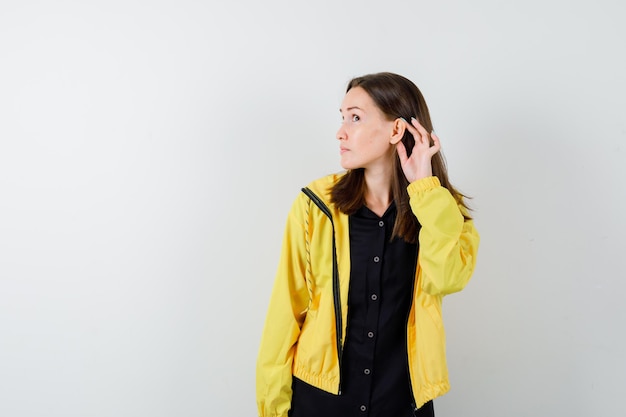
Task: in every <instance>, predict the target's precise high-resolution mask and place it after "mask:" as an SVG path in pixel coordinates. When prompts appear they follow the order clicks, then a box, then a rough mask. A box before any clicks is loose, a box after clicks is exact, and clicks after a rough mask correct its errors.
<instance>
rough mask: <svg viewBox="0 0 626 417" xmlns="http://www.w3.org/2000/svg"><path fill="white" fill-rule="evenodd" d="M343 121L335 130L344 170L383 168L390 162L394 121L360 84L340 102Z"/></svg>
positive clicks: (392, 151) (392, 150)
mask: <svg viewBox="0 0 626 417" xmlns="http://www.w3.org/2000/svg"><path fill="white" fill-rule="evenodd" d="M339 111H340V112H341V118H342V120H343V121H342V123H341V127H340V128H339V130H338V131H337V139H339V150H340V155H341V166H342V167H343V168H344V169H357V168H366V169H372V168H386V167H387V166H388V165H389V164H391V161H392V159H391V158H392V157H393V155H394V146H393V145H392V143H391V140H392V135H393V128H394V121H389V120H387V118H386V117H385V115H384V113H383V112H382V111H381V110H380V109H379V108H378V107H377V106H376V104H375V103H374V100H372V98H371V97H370V96H369V94H367V92H366V91H365V90H364V89H362V88H361V87H354V88H352V89H350V91H348V92H347V93H346V96H345V97H344V99H343V103H342V104H341V109H340V110H339Z"/></svg>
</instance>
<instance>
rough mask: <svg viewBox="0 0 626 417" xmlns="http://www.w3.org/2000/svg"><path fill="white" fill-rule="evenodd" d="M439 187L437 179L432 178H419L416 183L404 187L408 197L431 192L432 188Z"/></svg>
mask: <svg viewBox="0 0 626 417" xmlns="http://www.w3.org/2000/svg"><path fill="white" fill-rule="evenodd" d="M437 187H441V183H440V182H439V178H437V177H435V176H432V177H426V178H421V179H419V180H417V181H413V182H412V183H410V184H409V186H408V187H406V190H407V192H408V193H409V195H413V194H417V193H422V192H424V191H428V190H432V189H433V188H437Z"/></svg>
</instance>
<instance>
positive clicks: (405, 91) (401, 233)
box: [331, 72, 469, 243]
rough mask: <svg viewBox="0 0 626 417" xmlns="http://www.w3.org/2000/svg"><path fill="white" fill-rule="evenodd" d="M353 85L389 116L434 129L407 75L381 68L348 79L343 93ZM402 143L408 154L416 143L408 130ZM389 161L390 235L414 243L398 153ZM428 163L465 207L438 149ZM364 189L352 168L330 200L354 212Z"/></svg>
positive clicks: (413, 224)
mask: <svg viewBox="0 0 626 417" xmlns="http://www.w3.org/2000/svg"><path fill="white" fill-rule="evenodd" d="M354 87H361V88H362V89H363V90H365V92H366V93H367V94H368V95H369V96H370V97H371V98H372V100H373V101H374V103H376V105H377V106H378V108H379V109H380V110H381V111H382V112H383V113H384V114H385V116H386V117H387V118H388V120H395V119H397V118H399V117H402V118H404V119H405V120H411V118H412V117H415V118H416V119H417V120H418V121H419V122H420V124H421V125H422V126H424V128H425V129H426V130H427V131H428V132H432V131H433V125H432V122H431V120H430V114H429V112H428V106H426V101H425V100H424V96H422V93H421V92H420V90H419V89H418V88H417V86H416V85H415V84H413V82H412V81H410V80H409V79H407V78H405V77H403V76H401V75H398V74H393V73H390V72H381V73H377V74H370V75H365V76H362V77H357V78H353V79H352V80H351V81H350V82H349V83H348V88H347V89H346V93H347V92H348V91H350V90H351V89H353V88H354ZM402 143H404V146H405V147H406V150H407V154H408V155H409V156H410V155H411V152H412V151H413V146H414V145H415V139H414V138H413V135H412V134H411V133H410V132H409V131H408V130H406V131H405V132H404V136H403V137H402ZM431 144H432V140H431ZM392 163H393V177H392V180H391V190H390V197H391V198H392V200H393V201H394V202H395V204H396V210H397V215H396V223H395V225H394V228H393V233H392V238H394V237H400V238H402V239H404V240H406V241H407V242H411V243H415V242H416V241H417V232H418V228H419V224H418V221H417V218H416V217H415V215H414V214H413V212H412V211H411V207H410V206H409V195H408V193H407V190H406V188H407V186H408V185H409V182H408V180H407V179H406V177H405V175H404V172H403V171H402V166H401V165H400V158H399V157H398V154H397V153H396V156H395V157H394V158H393V162H392ZM431 163H432V168H433V175H434V176H436V177H437V178H439V182H440V183H441V185H442V186H443V187H445V188H447V189H448V190H449V191H450V193H451V194H452V196H453V197H454V199H455V200H456V201H457V203H458V204H460V205H461V206H463V207H464V208H466V209H468V207H467V205H466V204H465V201H464V197H465V196H464V195H463V194H461V193H460V192H458V191H457V190H456V189H455V188H454V187H453V186H452V184H450V181H449V180H448V171H447V168H446V163H445V160H444V158H443V155H442V153H441V151H439V152H437V153H436V154H435V155H434V156H433V157H432V162H431ZM365 191H366V184H365V176H364V169H363V168H358V169H352V170H349V171H348V172H347V173H346V175H344V176H343V177H342V178H341V179H340V180H339V181H338V182H337V184H335V185H334V187H333V188H332V190H331V202H332V203H334V204H335V205H336V206H337V208H338V209H339V210H340V211H341V212H343V213H345V214H353V213H355V212H356V211H357V210H358V209H359V208H360V207H362V206H363V205H364V204H365ZM466 213H467V210H466V212H465V213H463V216H464V217H465V218H466V219H469V216H468V215H467V214H466Z"/></svg>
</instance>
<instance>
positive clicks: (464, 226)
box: [257, 73, 479, 417]
mask: <svg viewBox="0 0 626 417" xmlns="http://www.w3.org/2000/svg"><path fill="white" fill-rule="evenodd" d="M340 111H341V116H342V119H343V122H342V124H341V127H340V128H339V131H338V132H337V139H338V140H339V149H340V154H341V165H342V167H343V168H344V169H346V170H347V171H346V172H345V173H342V174H337V175H330V176H327V177H325V178H322V179H319V180H317V181H314V182H312V183H311V184H310V185H309V186H308V187H306V188H304V189H303V190H302V193H301V194H300V195H299V196H298V197H297V198H296V201H295V202H294V204H293V206H292V208H291V211H290V213H289V216H288V219H287V227H286V231H285V236H284V242H283V248H282V253H281V258H280V264H279V268H278V274H277V277H276V281H275V284H274V289H273V292H272V297H271V300H270V305H269V310H268V314H267V319H266V323H265V329H264V332H263V337H262V340H261V347H260V352H259V357H258V362H257V403H258V409H259V415H260V416H262V417H286V416H290V417H350V416H370V417H373V416H384V417H405V416H406V417H408V416H433V415H434V411H433V405H432V399H434V398H435V397H438V396H440V395H443V394H444V393H446V392H447V391H448V390H449V383H448V372H447V367H446V359H445V335H444V330H443V323H442V317H441V301H442V298H443V296H444V295H446V294H450V293H453V292H456V291H460V290H461V289H463V287H464V286H465V284H466V283H467V282H468V280H469V279H470V276H471V275H472V272H473V270H474V266H475V263H476V252H477V249H478V242H479V237H478V233H477V232H476V230H475V229H474V225H473V222H472V220H471V218H470V217H469V215H468V210H467V207H466V205H465V202H464V200H463V195H462V194H460V193H459V192H458V191H456V190H455V189H454V188H453V187H452V185H451V184H450V182H449V181H448V176H447V173H446V167H445V164H444V160H443V157H442V156H441V152H440V143H439V138H438V137H437V136H436V135H435V134H434V133H430V132H432V129H433V128H432V123H431V121H430V115H429V112H428V108H427V107H426V102H425V101H424V98H423V97H422V94H421V92H420V91H419V90H418V88H417V87H416V86H415V84H413V83H412V82H411V81H409V80H408V79H406V78H404V77H402V76H400V75H396V74H391V73H379V74H371V75H366V76H363V77H359V78H355V79H353V80H352V81H350V83H349V84H348V88H347V93H346V95H345V98H344V100H343V103H342V105H341V109H340Z"/></svg>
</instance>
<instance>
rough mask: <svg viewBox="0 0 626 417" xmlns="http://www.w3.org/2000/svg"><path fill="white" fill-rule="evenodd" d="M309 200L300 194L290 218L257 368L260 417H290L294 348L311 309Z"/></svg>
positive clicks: (257, 394)
mask: <svg viewBox="0 0 626 417" xmlns="http://www.w3.org/2000/svg"><path fill="white" fill-rule="evenodd" d="M308 208H309V199H308V197H306V196H305V195H304V194H300V196H298V198H297V199H296V201H295V202H294V204H293V206H292V208H291V211H290V212H289V215H288V218H287V226H286V229H285V234H284V238H283V244H282V250H281V255H280V262H279V266H278V272H277V274H276V278H275V281H274V287H273V290H272V295H271V298H270V303H269V307H268V312H267V316H266V319H265V327H264V329H263V335H262V337H261V345H260V349H259V355H258V358H257V367H256V396H257V407H258V412H259V416H261V417H287V412H288V411H289V409H290V408H291V379H292V363H293V357H294V351H295V345H296V343H297V341H298V336H299V335H300V328H301V326H302V323H303V322H304V318H305V316H306V311H307V308H308V306H309V291H308V288H307V285H306V271H307V256H306V253H307V251H306V249H307V248H306V240H307V237H306V225H307V223H308V222H307V221H306V219H307V216H308V214H307V211H308Z"/></svg>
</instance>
